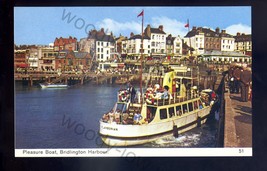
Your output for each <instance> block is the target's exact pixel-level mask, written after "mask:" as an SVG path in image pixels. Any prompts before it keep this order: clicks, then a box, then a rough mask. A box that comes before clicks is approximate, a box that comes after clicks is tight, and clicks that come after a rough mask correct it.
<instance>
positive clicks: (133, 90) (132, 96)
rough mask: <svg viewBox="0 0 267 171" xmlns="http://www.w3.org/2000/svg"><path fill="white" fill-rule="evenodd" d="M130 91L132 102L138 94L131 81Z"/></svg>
mask: <svg viewBox="0 0 267 171" xmlns="http://www.w3.org/2000/svg"><path fill="white" fill-rule="evenodd" d="M128 92H129V93H130V94H131V103H133V102H134V99H135V95H136V90H135V89H134V87H133V85H132V84H131V83H129V88H128Z"/></svg>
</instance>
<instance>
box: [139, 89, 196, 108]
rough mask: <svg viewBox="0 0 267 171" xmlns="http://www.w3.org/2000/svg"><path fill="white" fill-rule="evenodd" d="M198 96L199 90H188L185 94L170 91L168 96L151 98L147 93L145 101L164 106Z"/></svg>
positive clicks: (151, 104)
mask: <svg viewBox="0 0 267 171" xmlns="http://www.w3.org/2000/svg"><path fill="white" fill-rule="evenodd" d="M198 97H199V93H198V92H196V91H190V90H187V91H186V93H184V94H183V95H181V94H180V92H174V93H169V94H168V97H167V98H163V97H162V96H161V97H159V98H149V97H148V96H147V95H145V98H144V101H145V103H147V105H149V106H164V105H171V104H175V103H181V102H184V101H187V100H191V99H195V98H198Z"/></svg>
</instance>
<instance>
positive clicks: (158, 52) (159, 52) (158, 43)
mask: <svg viewBox="0 0 267 171" xmlns="http://www.w3.org/2000/svg"><path fill="white" fill-rule="evenodd" d="M144 34H145V36H147V37H149V38H150V43H151V48H150V49H151V56H152V57H157V56H158V57H163V56H166V33H165V32H164V30H163V25H160V26H159V27H158V28H151V27H150V25H149V24H148V25H147V27H146V28H145V31H144Z"/></svg>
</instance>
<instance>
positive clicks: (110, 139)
mask: <svg viewBox="0 0 267 171" xmlns="http://www.w3.org/2000/svg"><path fill="white" fill-rule="evenodd" d="M209 113H210V106H208V107H205V108H204V109H201V110H198V111H193V112H191V113H188V114H185V115H183V116H175V117H172V118H169V119H166V120H164V121H162V122H156V123H153V122H151V123H148V124H142V125H122V124H116V123H112V124H111V123H105V122H102V121H100V135H101V137H102V140H103V142H104V143H105V144H107V145H109V146H132V145H139V144H144V143H148V142H152V141H155V140H157V139H158V138H160V137H164V136H168V135H171V134H173V133H174V131H173V129H174V126H177V128H178V134H181V133H183V132H186V131H188V130H190V129H193V128H195V127H197V125H198V121H199V120H198V119H199V118H201V124H204V123H205V122H206V119H207V116H208V115H209Z"/></svg>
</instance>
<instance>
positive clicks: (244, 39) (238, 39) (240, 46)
mask: <svg viewBox="0 0 267 171" xmlns="http://www.w3.org/2000/svg"><path fill="white" fill-rule="evenodd" d="M234 38H235V51H237V52H241V53H243V54H245V55H249V56H251V55H252V38H251V34H244V33H242V34H240V33H237V34H236V36H234Z"/></svg>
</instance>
